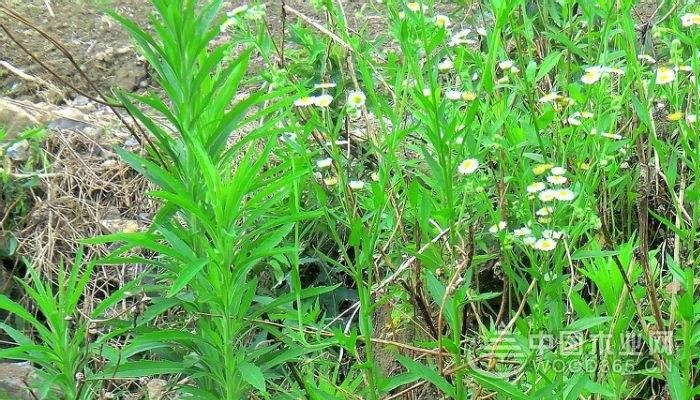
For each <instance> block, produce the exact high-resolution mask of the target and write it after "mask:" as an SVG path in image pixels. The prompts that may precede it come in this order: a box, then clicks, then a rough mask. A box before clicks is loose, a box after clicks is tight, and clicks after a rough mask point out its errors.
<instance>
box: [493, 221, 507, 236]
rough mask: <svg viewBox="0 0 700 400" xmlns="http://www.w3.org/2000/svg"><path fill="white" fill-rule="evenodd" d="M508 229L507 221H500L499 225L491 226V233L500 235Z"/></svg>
mask: <svg viewBox="0 0 700 400" xmlns="http://www.w3.org/2000/svg"><path fill="white" fill-rule="evenodd" d="M506 228H508V223H507V222H506V221H500V222H499V223H497V224H493V225H491V227H490V228H489V233H491V234H494V235H495V234H496V233H498V232H500V231H502V230H504V229H506Z"/></svg>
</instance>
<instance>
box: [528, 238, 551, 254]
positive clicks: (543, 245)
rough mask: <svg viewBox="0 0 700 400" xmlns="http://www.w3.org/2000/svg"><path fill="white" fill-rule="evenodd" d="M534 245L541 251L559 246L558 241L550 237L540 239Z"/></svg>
mask: <svg viewBox="0 0 700 400" xmlns="http://www.w3.org/2000/svg"><path fill="white" fill-rule="evenodd" d="M533 247H534V248H535V249H536V250H540V251H552V250H554V249H556V248H557V241H556V240H554V239H549V238H542V239H538V240H537V241H536V242H535V244H534V245H533Z"/></svg>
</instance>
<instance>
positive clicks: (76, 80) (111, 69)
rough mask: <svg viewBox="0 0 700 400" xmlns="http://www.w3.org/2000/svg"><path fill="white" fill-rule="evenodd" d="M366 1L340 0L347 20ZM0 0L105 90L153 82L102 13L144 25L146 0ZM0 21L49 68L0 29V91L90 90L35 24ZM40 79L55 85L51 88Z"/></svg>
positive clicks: (18, 95) (63, 93)
mask: <svg viewBox="0 0 700 400" xmlns="http://www.w3.org/2000/svg"><path fill="white" fill-rule="evenodd" d="M47 3H48V4H50V6H51V9H49V8H48V7H47ZM239 3H241V1H239V0H237V1H231V2H226V3H225V5H224V10H226V9H232V8H233V7H236V6H238V5H240V4H239ZM371 3H375V4H376V2H375V1H373V0H348V1H345V2H344V6H345V7H346V13H347V14H348V18H349V19H350V25H351V26H353V25H354V18H353V17H354V15H355V13H356V12H357V11H359V10H360V9H361V8H362V7H363V6H366V5H368V4H371ZM0 4H1V5H4V6H6V7H8V8H10V9H12V10H13V11H15V12H17V13H18V14H20V15H22V16H23V17H25V18H26V19H28V20H29V21H30V22H31V23H32V25H34V26H35V27H37V28H39V29H41V30H42V31H43V32H45V33H46V34H47V35H49V36H50V37H52V38H54V39H55V40H56V41H58V42H59V43H61V44H62V45H63V46H65V48H66V50H68V51H69V52H70V53H71V55H72V56H73V57H74V59H75V61H76V63H77V64H78V65H79V66H80V68H81V69H82V71H83V72H84V73H85V74H86V75H87V77H88V78H89V79H90V80H91V81H93V82H94V83H95V84H96V85H97V88H98V89H99V90H101V91H104V92H105V93H107V94H109V90H110V89H111V88H112V87H115V86H116V87H120V88H122V89H125V90H129V91H131V90H136V89H138V88H143V87H147V86H149V85H150V84H151V83H152V82H151V81H150V79H149V76H148V68H147V67H146V65H144V63H143V61H142V60H141V59H140V58H139V57H138V56H137V54H136V52H135V49H134V48H133V46H132V43H131V41H130V39H129V37H128V35H127V33H126V32H125V31H124V30H123V29H122V28H121V27H120V26H119V25H118V24H116V23H115V22H114V21H113V20H112V19H111V18H110V17H108V16H107V15H106V10H108V9H113V10H115V11H117V12H118V13H120V14H122V15H125V16H128V17H129V18H132V19H133V20H135V21H137V22H138V23H139V24H140V25H144V24H147V22H148V16H149V15H151V13H152V11H153V10H152V6H151V5H150V2H149V1H146V0H112V1H111V2H110V3H109V4H101V3H99V2H98V0H0ZM281 4H282V3H281V0H269V1H267V4H266V5H267V12H268V16H269V17H268V20H267V21H268V24H269V26H270V28H271V30H272V32H275V33H279V32H280V30H281V19H280V15H281ZM287 4H288V5H289V6H291V7H293V8H295V9H297V10H299V11H301V12H303V13H304V14H308V15H313V9H312V7H311V6H310V5H309V4H308V1H307V0H287ZM52 14H53V15H52ZM0 21H2V25H4V26H5V27H7V28H8V30H9V31H10V34H11V35H12V36H13V37H14V38H15V39H17V41H19V42H20V43H21V44H22V46H24V47H25V48H26V49H27V50H29V51H30V52H31V53H33V54H34V55H35V56H36V57H37V58H38V59H39V60H41V62H42V63H44V64H45V65H46V66H47V67H49V68H50V70H51V72H49V71H47V70H46V69H45V68H43V67H42V66H41V65H39V63H38V62H36V61H35V60H33V59H32V58H31V57H30V56H29V55H27V54H26V52H25V51H23V50H22V49H21V48H20V47H19V46H18V45H17V44H16V43H14V42H13V41H12V40H11V39H10V37H9V36H8V33H7V32H3V31H2V30H0V62H2V61H4V62H5V63H6V64H5V65H4V68H3V67H2V66H0V96H5V97H11V98H15V99H38V100H42V101H48V102H49V103H54V104H56V103H60V102H62V101H63V100H64V99H71V98H73V97H75V95H76V93H75V91H74V90H72V89H71V88H70V87H67V85H66V84H65V83H62V82H60V80H59V79H58V78H57V76H58V77H60V78H61V79H63V80H64V81H66V82H68V83H70V84H71V85H73V86H75V87H76V88H77V89H80V90H86V91H88V93H90V94H92V95H94V94H95V93H94V90H92V89H90V88H89V87H88V85H87V82H85V81H84V79H81V78H80V76H79V75H78V73H77V71H76V69H75V67H74V66H73V65H72V64H71V63H69V62H68V60H67V59H66V57H65V56H64V55H63V54H62V52H61V51H60V50H59V49H57V48H56V47H55V46H53V45H52V44H51V43H49V42H48V40H46V38H44V37H42V36H41V34H39V33H38V32H37V31H36V30H34V29H32V28H31V27H29V26H27V25H24V24H21V23H19V22H17V21H14V20H12V19H10V18H7V17H6V16H5V15H4V14H3V15H2V18H0ZM10 68H14V69H16V70H18V71H20V72H22V73H24V74H27V75H29V76H32V77H36V78H38V79H37V80H36V81H31V80H30V79H27V77H26V76H25V77H22V76H19V74H17V73H13V72H11V71H10V70H9V69H10ZM54 74H55V75H54ZM41 81H44V82H47V83H50V84H51V85H54V86H55V88H54V89H51V88H49V87H48V85H45V84H42V83H41ZM55 89H58V90H55ZM62 97H64V98H62Z"/></svg>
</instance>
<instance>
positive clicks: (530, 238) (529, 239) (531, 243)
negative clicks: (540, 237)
mask: <svg viewBox="0 0 700 400" xmlns="http://www.w3.org/2000/svg"><path fill="white" fill-rule="evenodd" d="M535 242H537V239H536V238H535V237H534V236H528V237H525V238H523V244H525V245H526V246H534V245H535Z"/></svg>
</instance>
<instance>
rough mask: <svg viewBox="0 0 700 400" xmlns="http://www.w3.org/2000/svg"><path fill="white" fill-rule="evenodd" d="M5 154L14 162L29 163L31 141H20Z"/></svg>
mask: <svg viewBox="0 0 700 400" xmlns="http://www.w3.org/2000/svg"><path fill="white" fill-rule="evenodd" d="M5 154H7V156H8V157H9V158H10V160H12V161H27V160H28V159H29V141H28V140H26V139H23V140H19V141H17V142H15V143H13V144H12V145H11V146H10V147H8V148H7V150H6V151H5Z"/></svg>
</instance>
